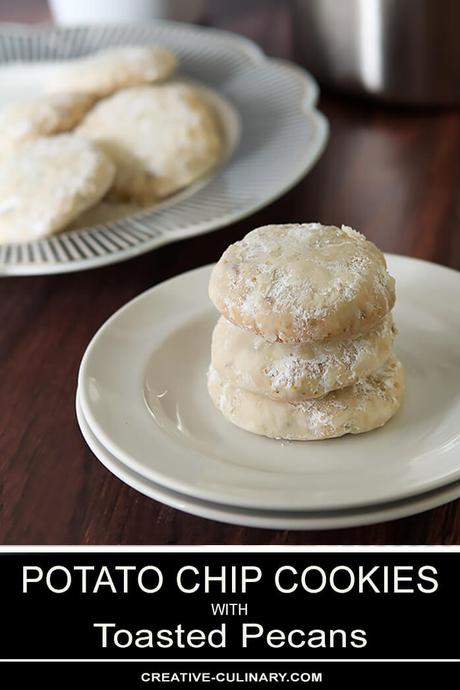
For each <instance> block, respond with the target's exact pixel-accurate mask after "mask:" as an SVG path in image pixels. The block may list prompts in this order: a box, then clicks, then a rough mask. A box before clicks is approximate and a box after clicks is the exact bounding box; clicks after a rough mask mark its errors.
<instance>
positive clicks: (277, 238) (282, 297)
mask: <svg viewBox="0 0 460 690" xmlns="http://www.w3.org/2000/svg"><path fill="white" fill-rule="evenodd" d="M209 295H210V298H211V300H212V301H213V303H214V304H215V306H216V307H217V309H218V310H219V311H220V312H221V314H223V315H224V316H225V317H226V318H227V319H228V320H229V321H232V322H233V323H235V324H236V325H238V326H241V327H242V328H246V329H249V330H251V331H253V332H254V333H257V334H259V335H262V336H263V337H264V338H265V339H267V340H271V341H273V342H276V341H279V342H287V343H296V342H311V341H315V340H324V339H329V338H338V337H343V338H344V337H351V336H353V335H357V334H360V333H365V332H368V331H369V330H370V329H371V328H373V327H374V326H375V325H376V324H377V323H378V322H379V321H380V320H381V319H382V318H383V317H384V316H385V315H386V314H387V313H388V312H389V311H390V310H391V308H392V306H393V304H394V301H395V291H394V280H393V278H392V277H391V276H390V275H389V274H388V272H387V270H386V263H385V258H384V256H383V254H382V252H381V251H380V250H379V249H378V248H377V247H376V246H375V245H374V244H372V242H369V241H367V240H366V238H365V237H364V236H363V235H361V234H360V233H358V232H356V231H354V230H352V229H351V228H348V227H345V226H342V228H337V227H335V226H326V225H321V224H320V223H301V224H288V225H266V226H263V227H261V228H256V229H255V230H253V231H252V232H250V233H248V234H247V235H246V237H244V238H243V240H241V241H240V242H236V243H235V244H232V245H230V247H228V248H227V250H226V251H225V252H224V254H223V255H222V257H221V259H220V260H219V262H218V263H217V264H216V266H215V267H214V270H213V272H212V275H211V280H210V284H209Z"/></svg>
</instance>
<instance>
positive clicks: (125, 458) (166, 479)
mask: <svg viewBox="0 0 460 690" xmlns="http://www.w3.org/2000/svg"><path fill="white" fill-rule="evenodd" d="M387 257H388V259H389V260H394V261H402V262H403V263H405V262H408V263H409V264H410V265H411V266H415V265H419V264H426V265H428V266H430V267H431V269H433V268H434V269H435V270H441V271H445V272H447V273H448V274H449V276H455V279H456V280H458V279H460V274H458V273H457V272H456V271H454V270H453V269H449V268H447V267H444V266H440V265H438V264H435V263H433V262H425V261H421V260H419V259H413V258H411V257H405V256H399V255H387ZM406 265H407V264H406ZM209 270H210V266H207V267H202V268H200V269H194V270H192V271H188V272H187V273H183V274H181V276H176V277H174V278H171V279H170V280H168V281H165V282H164V283H161V284H159V285H157V286H155V287H154V288H151V289H150V290H147V291H146V292H144V293H143V294H142V295H139V296H137V297H136V298H134V300H132V301H131V302H128V304H127V305H125V306H124V307H122V308H121V309H120V310H118V311H117V312H115V314H114V315H113V316H112V317H110V319H108V321H106V323H105V324H104V325H103V326H102V327H101V329H99V331H98V332H97V333H96V334H95V336H94V337H93V339H92V341H91V342H90V344H89V345H88V348H87V350H86V352H85V354H84V356H83V359H82V362H81V365H80V371H79V376H78V387H79V390H80V402H81V405H82V409H83V412H84V414H85V418H86V419H87V421H88V423H89V425H90V426H91V428H92V430H93V432H94V433H95V434H96V436H97V438H98V439H99V440H100V441H101V443H102V444H103V445H104V447H106V448H107V449H108V450H109V451H110V452H111V453H112V454H113V455H114V456H115V457H117V458H118V459H119V460H120V461H122V462H124V463H125V464H126V465H127V466H129V468H130V469H132V470H133V471H135V472H136V473H138V474H142V475H143V476H145V477H147V478H148V479H150V480H152V481H154V482H156V483H158V484H162V485H163V486H165V487H167V488H169V489H172V490H174V491H177V492H179V493H182V494H188V495H193V496H194V497H196V498H200V499H202V500H205V501H211V502H215V501H217V502H220V503H226V504H230V503H231V504H232V505H237V506H246V507H250V508H255V507H257V508H266V507H268V506H270V507H272V506H273V505H274V504H273V502H272V501H273V498H271V500H270V501H268V500H267V499H266V497H265V498H261V499H260V501H258V502H257V503H253V502H251V503H250V504H248V502H247V500H246V499H244V498H240V497H238V496H232V498H231V500H230V498H229V496H228V495H226V496H224V495H223V494H221V493H219V492H216V491H214V492H213V494H210V493H209V491H208V489H204V488H203V487H197V486H196V485H195V486H193V487H191V486H190V485H189V484H186V483H185V482H183V481H181V480H180V479H178V478H177V477H175V478H174V479H171V477H170V476H165V474H164V473H162V472H159V471H158V469H157V468H152V467H149V468H148V471H147V470H146V468H145V465H144V464H142V463H141V462H139V461H138V460H137V459H136V458H133V457H132V456H129V455H126V453H125V452H124V451H123V450H122V449H120V447H119V446H117V445H116V444H114V443H113V441H112V439H111V438H109V437H108V436H107V434H106V433H105V431H104V429H103V428H102V427H101V425H100V424H99V422H98V420H97V419H96V418H95V416H94V414H93V412H92V410H91V404H90V402H89V395H88V391H87V380H86V379H87V377H86V368H87V363H88V362H89V361H90V358H91V356H92V351H93V348H94V347H95V346H96V343H97V342H98V339H99V338H100V337H101V336H104V333H105V329H110V327H111V325H112V323H113V322H114V321H116V320H117V318H118V316H119V315H120V314H121V313H122V312H123V310H125V309H129V308H130V305H134V304H135V303H136V302H137V301H138V300H140V301H141V300H144V299H149V296H150V295H151V293H152V292H153V291H155V290H156V289H158V288H159V287H160V286H163V287H162V289H163V290H168V287H169V285H170V284H171V283H172V282H173V281H176V280H177V279H178V278H185V279H192V280H193V279H196V280H198V279H200V278H199V275H201V276H202V278H201V279H203V278H204V276H205V274H206V272H209ZM192 274H193V275H192ZM159 438H160V440H159V447H160V448H161V447H162V446H161V444H162V443H163V439H162V438H161V437H159ZM170 446H171V444H170ZM164 447H165V446H163V449H164ZM193 454H194V453H193V452H192V451H190V456H193ZM459 477H460V466H459V467H458V469H457V470H456V471H455V472H453V473H450V474H449V475H448V477H445V478H443V479H442V478H439V480H437V481H436V480H429V481H428V479H427V480H425V481H424V482H421V483H419V484H414V485H413V486H412V487H411V488H410V489H409V488H408V487H406V488H405V489H404V490H401V489H400V490H399V491H398V492H393V493H386V494H385V493H378V491H381V487H376V489H375V490H376V492H377V493H376V496H375V498H374V499H370V498H369V496H368V497H367V498H366V500H365V501H364V500H363V501H362V502H361V504H366V505H370V504H372V503H381V502H383V501H389V500H397V499H401V498H403V497H407V496H410V495H414V494H420V493H422V492H426V491H429V490H433V489H435V488H439V487H440V486H443V485H446V484H448V483H451V482H452V481H455V480H456V479H457V478H459ZM318 505H320V504H319V503H318ZM321 505H324V504H323V503H321ZM357 505H359V503H358V502H356V501H353V502H348V503H347V502H341V503H339V504H337V503H334V504H327V505H326V507H327V508H328V509H329V508H339V507H340V508H343V507H345V506H348V507H351V506H357ZM277 507H278V508H279V507H280V506H277ZM293 507H295V508H296V509H299V510H306V509H311V508H313V507H314V508H317V507H318V506H316V505H315V504H314V503H313V505H308V508H307V506H306V505H305V504H303V505H297V504H296V505H295V506H293Z"/></svg>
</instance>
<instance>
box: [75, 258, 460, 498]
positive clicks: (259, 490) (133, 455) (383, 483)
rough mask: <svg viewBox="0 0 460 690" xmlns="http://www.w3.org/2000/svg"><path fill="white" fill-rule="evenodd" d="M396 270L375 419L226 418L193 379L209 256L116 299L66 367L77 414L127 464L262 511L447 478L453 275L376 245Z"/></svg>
mask: <svg viewBox="0 0 460 690" xmlns="http://www.w3.org/2000/svg"><path fill="white" fill-rule="evenodd" d="M387 258H388V263H389V270H390V272H391V273H392V274H393V275H394V276H395V278H396V282H397V293H398V298H397V306H396V309H395V320H396V324H397V325H398V328H399V330H400V333H399V336H398V338H397V344H396V349H397V352H398V354H399V356H400V357H401V359H402V361H403V363H404V366H405V369H406V375H407V394H406V398H405V401H404V403H403V405H402V408H401V410H400V411H399V412H398V414H397V415H396V416H395V417H394V418H393V419H392V420H391V421H390V422H389V423H388V424H386V425H385V426H384V427H383V428H381V429H377V430H375V431H372V432H370V433H367V434H362V435H358V436H344V437H342V438H339V439H331V440H328V441H311V442H283V441H275V440H271V439H267V438H263V437H261V436H256V435H254V434H250V433H248V432H246V431H243V430H241V429H238V428H236V427H234V426H233V425H232V424H230V423H229V422H227V421H226V420H225V419H224V418H223V417H222V415H221V414H220V413H219V412H218V411H217V410H216V409H215V408H214V406H213V404H212V402H211V400H210V398H209V396H208V393H207V389H206V370H207V367H208V364H209V356H210V340H211V331H212V328H213V326H214V323H215V322H216V320H217V313H216V312H215V310H214V308H213V307H212V305H211V304H210V302H209V298H208V295H207V286H208V280H209V275H210V271H211V267H210V266H208V267H204V268H200V269H197V270H194V271H190V272H189V273H185V274H182V275H180V276H177V277H176V278H173V279H171V280H169V281H167V282H165V283H162V284H160V285H158V286H156V287H154V288H152V289H151V290H149V291H147V292H145V293H143V294H142V295H140V296H139V297H137V298H136V299H134V300H133V301H132V302H129V303H128V304H127V305H126V306H125V307H123V308H122V309H120V310H119V311H118V312H116V313H115V314H114V315H113V316H112V317H111V318H110V319H109V320H108V321H107V322H106V323H105V324H104V326H103V327H102V328H101V329H100V330H99V331H98V333H97V334H96V335H95V336H94V338H93V340H92V341H91V343H90V345H89V346H88V348H87V351H86V353H85V355H84V357H83V360H82V363H81V367H80V372H79V391H80V401H81V405H82V409H83V412H84V415H85V418H86V419H87V420H88V423H89V425H90V427H91V429H92V430H93V432H94V434H95V435H96V437H97V438H98V440H99V441H100V442H101V443H102V445H103V446H104V447H105V448H106V449H107V450H108V451H109V452H110V453H111V454H112V455H114V456H115V457H116V458H118V459H119V460H120V461H121V462H122V463H124V464H125V465H126V466H127V467H128V468H129V469H131V470H134V471H135V472H137V473H138V474H140V475H142V476H143V477H145V478H146V479H149V480H151V481H153V482H155V483H157V484H161V485H162V486H164V487H167V488H169V489H172V490H173V491H177V492H179V493H183V494H187V495H189V496H194V497H195V498H200V499H202V500H205V501H212V502H216V503H224V504H226V505H233V506H244V507H247V508H252V509H254V508H257V509H264V510H302V511H305V510H325V509H327V510H329V509H337V508H352V507H353V508H355V507H357V506H363V505H371V504H373V503H382V502H387V501H394V500H399V499H401V498H405V497H408V496H411V495H417V494H420V493H422V492H426V491H430V490H432V489H436V488H438V487H440V486H443V485H447V484H449V483H451V482H453V481H456V480H458V479H460V426H459V419H460V385H459V383H460V351H459V347H458V336H459V334H460V311H459V309H458V300H456V299H454V296H455V295H458V294H459V291H460V274H459V273H457V272H455V271H452V270H450V269H447V268H443V267H441V266H438V265H436V264H432V263H428V262H424V261H419V260H417V259H411V258H407V257H402V256H394V255H390V256H388V257H387Z"/></svg>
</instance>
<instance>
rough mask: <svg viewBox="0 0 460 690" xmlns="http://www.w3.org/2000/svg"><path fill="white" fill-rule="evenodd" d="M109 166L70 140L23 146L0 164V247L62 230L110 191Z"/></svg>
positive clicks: (59, 138)
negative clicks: (2, 244)
mask: <svg viewBox="0 0 460 690" xmlns="http://www.w3.org/2000/svg"><path fill="white" fill-rule="evenodd" d="M114 172H115V171H114V166H113V164H112V162H111V161H110V160H109V159H108V158H107V157H106V156H105V155H104V154H103V153H102V151H100V150H99V149H98V148H97V147H96V146H95V145H93V144H91V143H89V142H86V141H84V140H82V139H79V138H78V137H75V136H73V135H71V134H58V135H56V136H52V137H42V138H38V139H34V140H32V141H28V142H26V143H24V144H22V145H21V146H19V148H18V149H17V151H16V152H15V154H14V156H10V157H9V158H7V159H5V160H4V161H1V162H0V243H3V242H24V241H28V240H35V239H38V238H40V237H45V236H46V235H50V234H52V233H54V232H57V231H59V230H61V229H62V228H63V227H64V226H65V225H67V223H69V222H70V221H71V220H73V218H75V217H76V216H77V215H78V214H79V213H81V212H82V211H84V210H85V209H87V208H89V207H90V206H91V205H93V204H95V203H96V202H97V201H99V199H100V198H101V197H102V196H103V195H104V194H105V192H106V191H107V189H108V188H109V186H110V184H111V182H112V180H113V176H114Z"/></svg>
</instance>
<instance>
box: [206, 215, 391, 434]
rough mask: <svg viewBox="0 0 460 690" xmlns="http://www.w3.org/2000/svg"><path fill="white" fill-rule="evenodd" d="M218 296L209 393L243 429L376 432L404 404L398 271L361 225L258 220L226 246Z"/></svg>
mask: <svg viewBox="0 0 460 690" xmlns="http://www.w3.org/2000/svg"><path fill="white" fill-rule="evenodd" d="M209 294H210V297H211V300H212V301H213V303H214V304H215V306H216V307H217V309H218V310H219V311H220V313H221V315H222V316H221V317H220V319H219V321H218V322H217V325H216V327H215V329H214V333H213V338H212V358H211V366H210V369H209V374H208V390H209V393H210V395H211V398H212V400H213V402H214V404H215V405H216V407H217V408H218V409H219V410H220V411H221V412H222V414H223V415H224V416H225V417H226V418H227V419H228V420H229V421H231V422H233V424H235V425H236V426H239V427H241V428H243V429H246V430H247V431H251V432H253V433H256V434H262V435H264V436H269V437H271V438H281V439H290V440H315V439H326V438H333V437H335V436H342V435H343V434H347V433H351V434H359V433H362V432H365V431H370V430H371V429H374V428H376V427H379V426H382V425H383V424H385V423H386V422H387V421H388V420H389V419H390V418H391V417H392V416H393V415H394V414H395V413H396V411H397V410H398V408H399V406H400V403H401V399H402V396H403V392H404V374H403V369H402V365H401V363H400V362H399V360H398V359H397V358H396V356H395V355H394V353H393V352H392V345H393V340H394V336H395V332H396V331H395V327H394V324H393V318H392V315H391V309H392V308H393V305H394V302H395V287H394V279H393V278H392V277H391V276H390V275H389V273H388V272H387V268H386V262H385V258H384V256H383V254H382V252H381V251H380V250H379V249H378V248H377V247H376V246H375V245H374V244H372V242H369V241H367V240H366V238H365V237H364V236H363V235H361V234H360V233H358V232H356V231H355V230H352V229H351V228H348V227H344V226H342V228H338V227H334V226H324V225H320V224H319V223H309V224H289V225H267V226H265V227H261V228H257V229H256V230H253V231H252V232H250V233H249V234H248V235H246V237H245V238H244V239H243V240H241V241H240V242H236V243H235V244H233V245H231V246H230V247H228V249H227V250H226V251H225V252H224V254H223V255H222V257H221V259H220V261H219V262H218V263H217V264H216V266H215V267H214V270H213V272H212V276H211V280H210V285H209Z"/></svg>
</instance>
